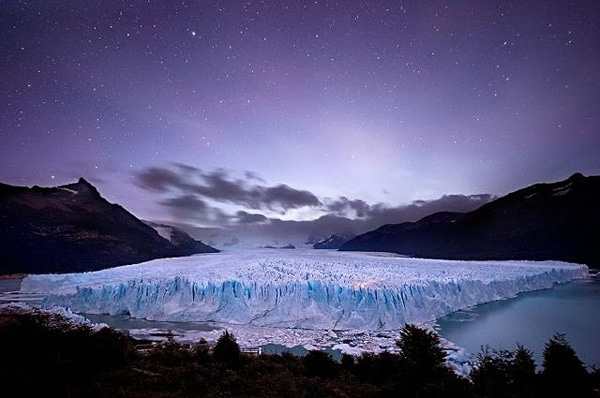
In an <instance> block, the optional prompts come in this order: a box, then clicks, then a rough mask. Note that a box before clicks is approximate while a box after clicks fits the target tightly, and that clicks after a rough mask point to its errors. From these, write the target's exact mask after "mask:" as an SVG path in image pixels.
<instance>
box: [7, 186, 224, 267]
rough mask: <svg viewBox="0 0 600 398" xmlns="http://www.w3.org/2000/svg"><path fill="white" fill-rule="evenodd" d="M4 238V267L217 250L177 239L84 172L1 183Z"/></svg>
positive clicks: (101, 262) (111, 262)
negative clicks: (70, 179) (42, 183)
mask: <svg viewBox="0 0 600 398" xmlns="http://www.w3.org/2000/svg"><path fill="white" fill-rule="evenodd" d="M179 233H180V234H184V235H186V236H187V234H185V233H183V232H181V231H179ZM0 239H1V242H2V250H0V273H48V272H81V271H93V270H98V269H102V268H108V267H114V266H117V265H123V264H131V263H137V262H141V261H147V260H151V259H155V258H160V257H176V256H187V255H190V254H194V253H212V252H216V251H217V250H216V249H213V248H211V247H209V246H206V245H204V244H202V243H201V242H198V244H191V243H190V241H189V240H192V241H193V239H191V238H190V237H189V236H187V239H186V238H185V237H184V238H182V237H181V236H180V235H178V236H177V237H176V240H177V241H178V242H182V240H183V241H184V243H185V244H175V243H172V242H171V241H169V240H167V239H165V238H163V237H161V236H160V235H159V234H158V233H157V232H156V231H155V230H154V229H153V228H152V227H150V226H148V225H146V224H145V223H143V222H142V221H140V220H139V219H137V218H136V217H135V216H134V215H132V214H131V213H129V212H128V211H127V210H125V209H124V208H123V207H121V206H119V205H117V204H112V203H109V202H108V201H107V200H105V199H104V198H103V197H102V196H100V194H99V193H98V191H97V190H96V188H95V187H94V186H93V185H92V184H90V183H89V182H87V181H86V180H85V179H83V178H81V179H79V181H78V182H77V183H74V184H69V185H63V186H59V187H53V188H41V187H38V186H34V187H32V188H28V187H17V186H11V185H6V184H0ZM194 242H195V241H194Z"/></svg>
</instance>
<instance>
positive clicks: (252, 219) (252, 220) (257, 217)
mask: <svg viewBox="0 0 600 398" xmlns="http://www.w3.org/2000/svg"><path fill="white" fill-rule="evenodd" d="M235 215H236V218H237V222H238V223H239V224H256V223H264V222H267V221H268V220H269V219H268V218H267V217H266V216H264V215H262V214H256V213H247V212H245V211H243V210H240V211H238V212H237V213H236V214H235Z"/></svg>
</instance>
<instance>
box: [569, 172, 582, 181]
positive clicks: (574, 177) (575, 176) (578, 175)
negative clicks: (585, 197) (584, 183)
mask: <svg viewBox="0 0 600 398" xmlns="http://www.w3.org/2000/svg"><path fill="white" fill-rule="evenodd" d="M584 178H585V176H584V175H583V174H581V173H575V174H573V175H572V176H571V177H569V180H571V181H579V180H583V179H584Z"/></svg>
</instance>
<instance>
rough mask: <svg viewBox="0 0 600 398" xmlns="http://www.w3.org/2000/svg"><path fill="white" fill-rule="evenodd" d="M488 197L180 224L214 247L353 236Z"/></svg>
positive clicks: (341, 205) (343, 204)
mask: <svg viewBox="0 0 600 398" xmlns="http://www.w3.org/2000/svg"><path fill="white" fill-rule="evenodd" d="M492 199H493V196H491V195H487V194H483V195H444V196H442V197H440V198H438V199H434V200H418V201H415V202H413V203H411V204H409V205H404V206H386V205H384V204H381V203H379V204H375V205H370V206H368V209H365V208H364V206H363V205H360V206H358V208H359V210H362V211H364V214H363V217H362V218H348V217H344V216H340V215H339V214H336V213H335V212H334V211H332V212H331V213H330V214H326V215H323V216H321V217H318V218H316V219H314V220H306V221H296V220H281V219H278V218H270V219H268V222H264V223H261V222H259V223H242V222H240V221H239V220H237V223H230V224H228V225H224V226H223V228H222V229H220V230H218V232H215V230H210V235H209V234H208V232H207V231H209V230H206V229H204V228H195V227H193V226H190V225H184V226H182V227H185V229H186V230H187V231H188V232H190V234H192V235H193V236H195V237H197V238H198V239H208V237H209V236H210V238H211V239H212V240H213V241H214V242H215V245H216V246H218V247H224V246H225V242H228V241H229V239H231V237H232V236H235V237H236V238H238V239H239V241H240V242H251V244H250V246H255V247H258V246H260V245H263V244H271V243H279V244H286V243H289V242H296V243H304V242H306V241H307V240H309V238H310V237H312V238H313V240H315V239H321V238H324V237H326V236H328V235H331V234H334V233H337V234H354V235H357V234H361V233H364V232H367V231H370V230H373V229H376V228H378V227H380V226H382V225H384V224H399V223H402V222H406V221H417V220H419V219H421V218H423V217H425V216H428V215H431V214H433V213H436V212H439V211H455V212H467V211H472V210H475V209H476V208H478V207H480V206H482V205H484V204H485V203H487V202H489V201H490V200H492ZM349 203H355V201H354V200H350V199H347V198H346V199H345V200H344V199H342V200H337V201H333V202H329V204H328V205H327V206H330V205H331V206H333V209H334V210H339V211H344V209H346V208H347V207H350V206H351V205H350V204H349ZM355 207H356V205H355ZM324 208H326V206H324ZM352 211H355V210H354V208H352ZM238 214H239V213H238ZM215 234H216V235H217V236H215Z"/></svg>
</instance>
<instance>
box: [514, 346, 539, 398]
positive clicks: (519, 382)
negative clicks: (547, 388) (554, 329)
mask: <svg viewBox="0 0 600 398" xmlns="http://www.w3.org/2000/svg"><path fill="white" fill-rule="evenodd" d="M509 378H510V379H511V389H512V391H513V394H514V395H515V396H519V397H530V396H532V395H533V392H534V391H535V388H536V373H535V361H534V360H533V354H532V352H531V351H529V350H528V349H527V348H525V347H524V346H522V345H520V344H519V345H517V348H516V350H515V351H514V352H513V354H512V360H511V361H510V364H509Z"/></svg>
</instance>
